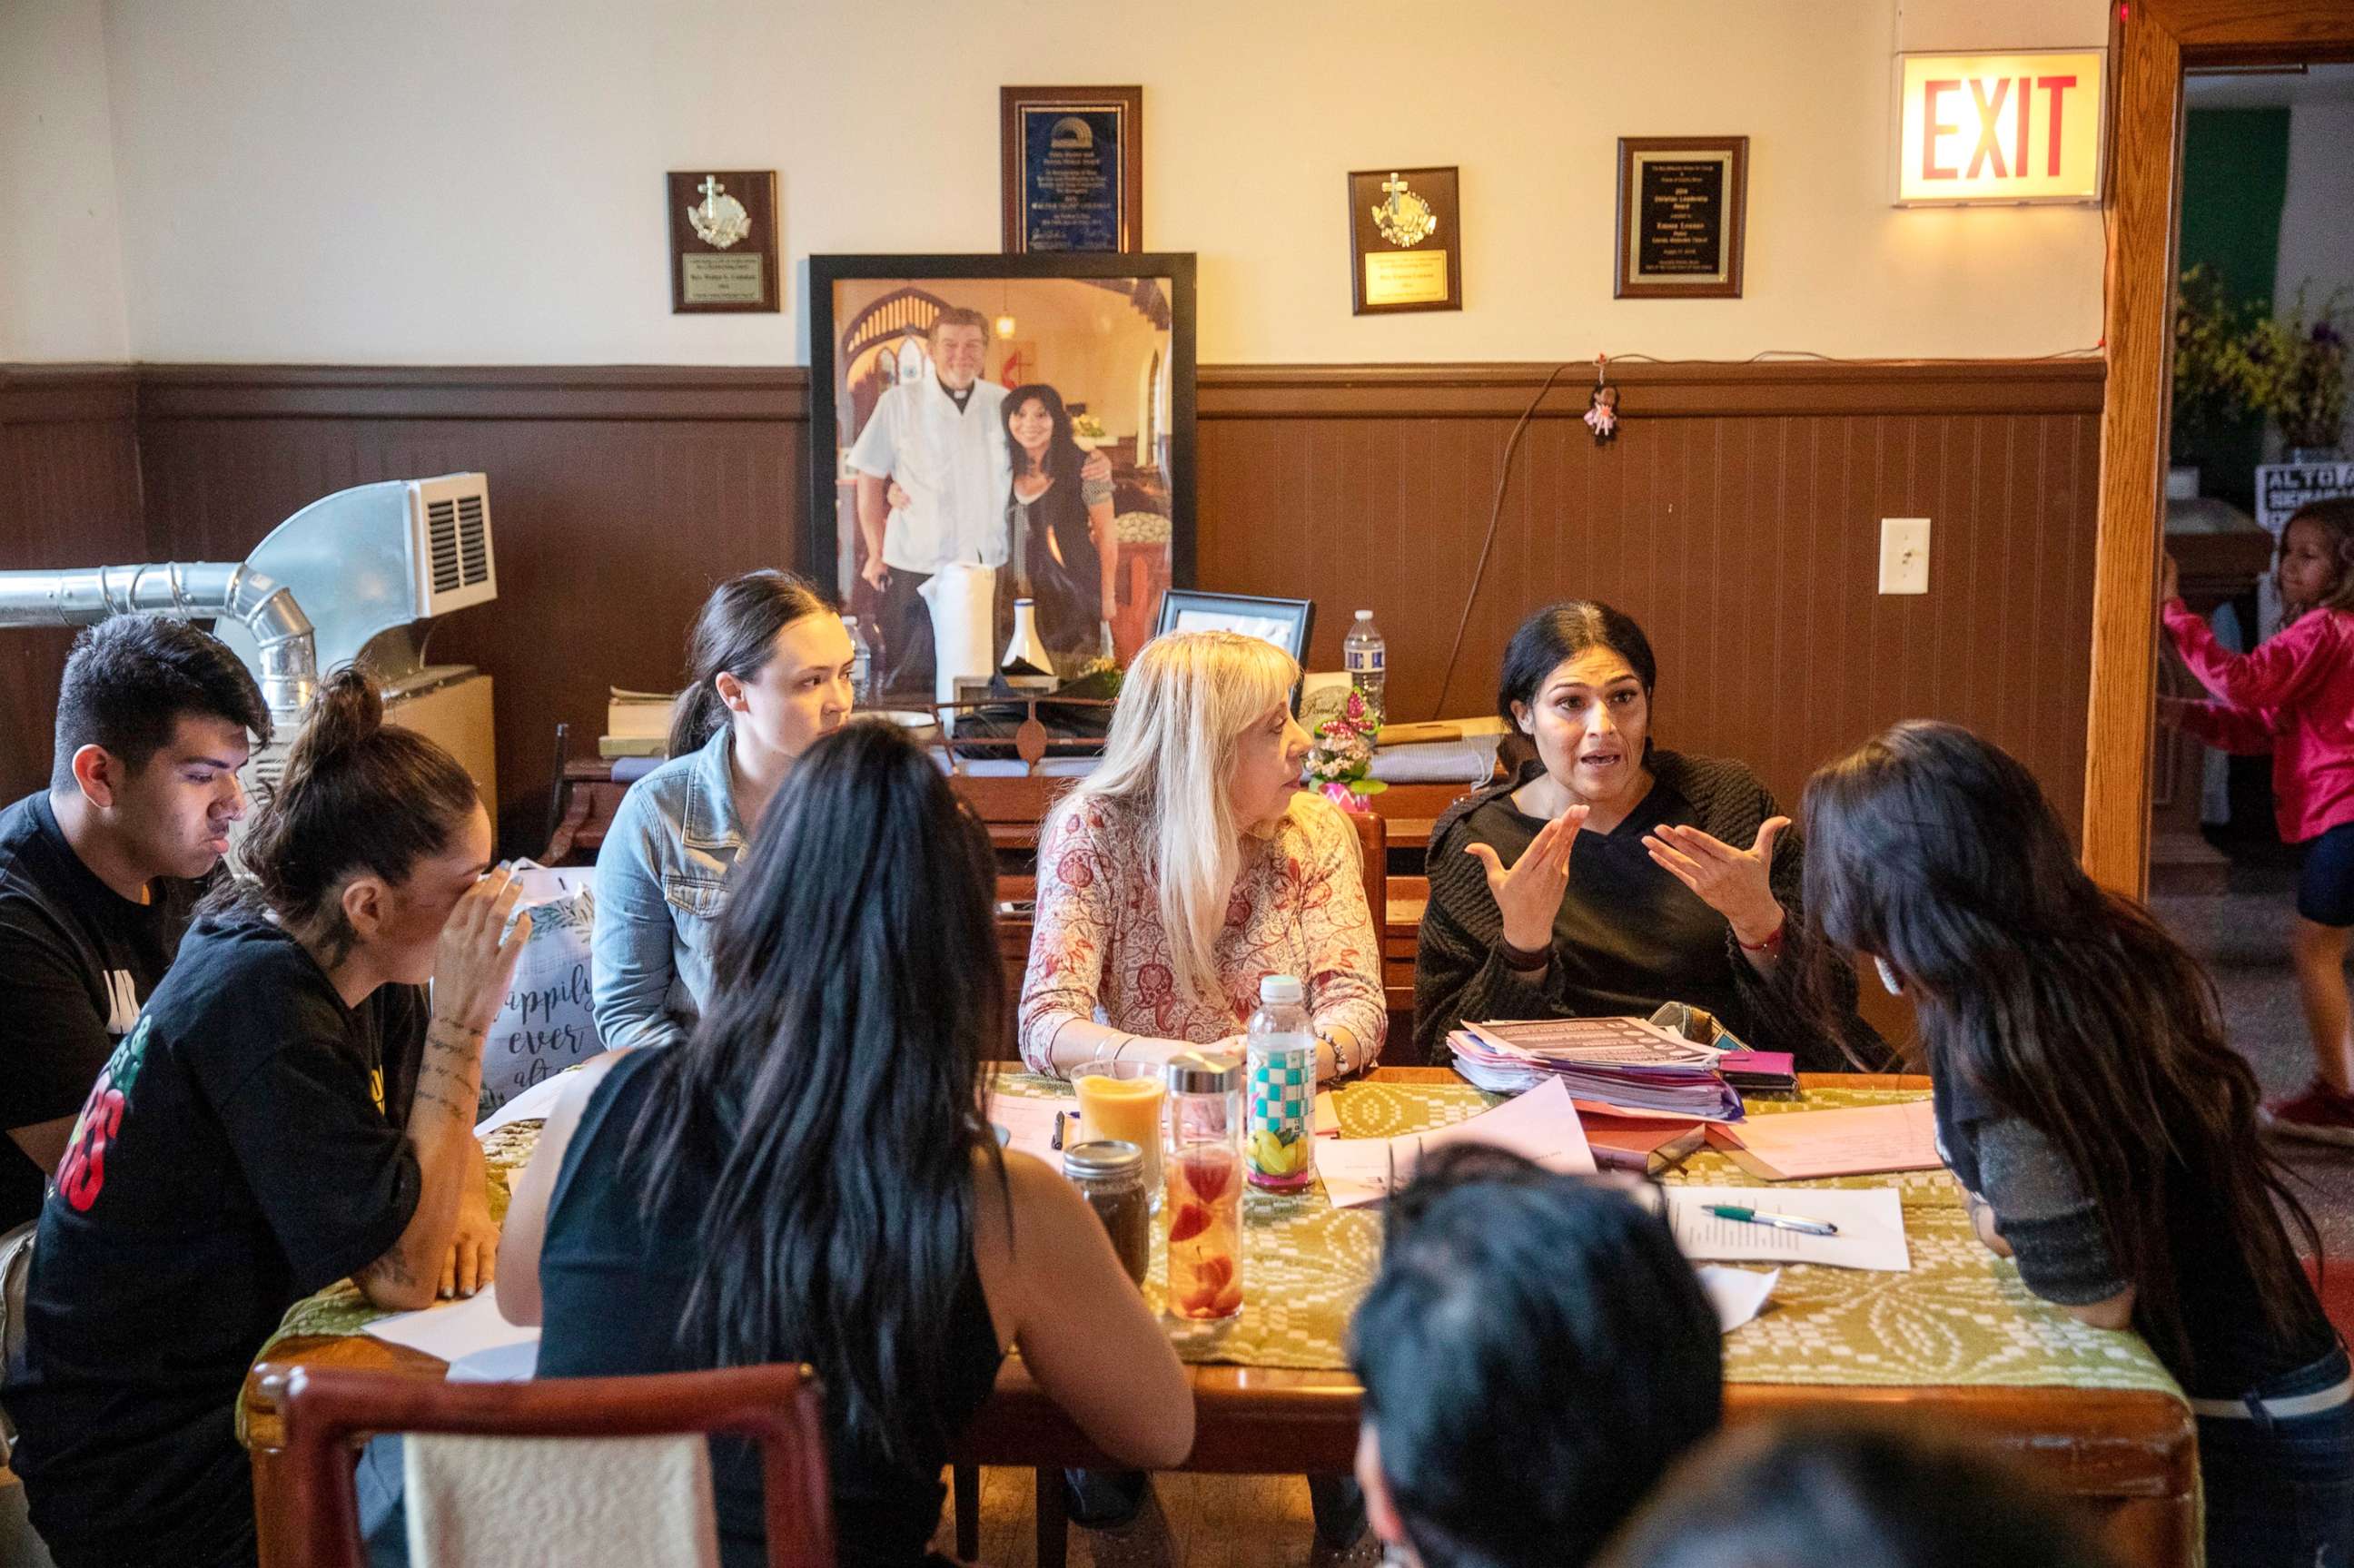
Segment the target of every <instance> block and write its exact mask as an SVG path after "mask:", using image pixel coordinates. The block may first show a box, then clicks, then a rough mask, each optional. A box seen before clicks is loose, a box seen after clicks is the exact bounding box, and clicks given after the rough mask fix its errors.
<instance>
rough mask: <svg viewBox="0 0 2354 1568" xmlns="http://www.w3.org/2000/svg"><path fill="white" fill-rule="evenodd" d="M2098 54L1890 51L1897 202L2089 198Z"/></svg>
mask: <svg viewBox="0 0 2354 1568" xmlns="http://www.w3.org/2000/svg"><path fill="white" fill-rule="evenodd" d="M2101 65H2102V51H2101V50H2099V49H2082V50H2065V51H2062V50H2030V51H2024V52H2021V53H2019V54H2008V55H1899V56H1898V57H1897V73H1896V76H1897V84H1896V85H1897V117H1896V119H1897V138H1896V201H1897V205H1898V206H1900V207H1902V206H1911V205H1915V204H1925V203H1935V202H2020V201H2097V200H2099V199H2100V195H2101V88H2102V82H2101Z"/></svg>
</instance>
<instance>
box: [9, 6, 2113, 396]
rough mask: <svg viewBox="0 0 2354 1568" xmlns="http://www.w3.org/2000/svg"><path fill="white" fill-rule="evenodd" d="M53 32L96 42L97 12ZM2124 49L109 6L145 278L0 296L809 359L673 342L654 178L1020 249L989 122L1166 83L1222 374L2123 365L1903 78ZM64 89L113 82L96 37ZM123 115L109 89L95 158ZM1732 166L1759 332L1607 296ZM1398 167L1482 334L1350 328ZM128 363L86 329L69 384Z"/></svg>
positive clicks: (2015, 215) (887, 239) (538, 351)
mask: <svg viewBox="0 0 2354 1568" xmlns="http://www.w3.org/2000/svg"><path fill="white" fill-rule="evenodd" d="M27 4H29V5H31V7H32V10H33V12H34V13H35V14H36V15H39V16H47V15H48V14H50V13H52V12H57V13H58V14H60V15H62V16H65V17H66V18H67V19H68V20H69V21H73V22H75V23H77V26H76V27H75V28H74V29H72V30H74V31H76V32H77V33H80V34H86V33H87V31H88V27H87V25H86V19H87V16H88V13H89V11H90V6H89V5H88V4H87V3H84V4H79V5H74V4H63V3H62V0H60V3H59V4H57V5H53V4H52V3H51V0H19V6H18V9H19V10H22V9H23V8H24V6H25V5H27ZM6 10H7V8H6V7H0V11H6ZM2103 17H2104V8H2103V5H2101V3H2100V0H2033V3H2029V0H1991V3H1989V4H1974V5H1964V4H1962V3H1961V0H1905V3H1903V4H1902V5H1900V4H1899V0H1646V3H1645V4H1640V5H1627V4H1624V3H1622V0H1544V3H1543V4H1539V3H1535V0H1456V3H1453V4H1449V5H1445V6H1440V7H1432V6H1428V5H1405V4H1401V3H1398V0H1353V3H1348V4H1343V3H1341V0H1288V3H1282V4H1272V5H1271V4H1268V3H1267V0H1195V3H1194V4H1193V5H1188V6H1182V7H1172V6H1168V5H1143V4H1140V3H1136V0H1089V3H1087V4H1076V3H1072V0H963V3H961V4H952V3H950V0H866V3H864V4H859V5H851V4H843V3H837V4H828V5H818V4H814V3H811V0H758V3H755V0H736V3H722V0H695V3H685V0H682V3H679V4H671V5H646V4H643V0H501V3H498V4H482V3H481V0H377V3H373V4H371V3H364V0H307V3H298V0H108V3H107V4H106V5H105V6H104V24H105V26H104V31H105V51H104V58H105V63H106V66H107V71H106V83H105V86H106V88H107V90H109V91H110V92H111V104H112V127H113V143H112V147H111V154H112V155H111V164H112V166H113V167H114V168H115V169H116V170H117V171H119V176H120V182H121V189H122V211H123V215H124V217H123V224H122V230H123V234H122V248H121V256H122V264H121V271H122V279H123V282H122V286H121V287H119V288H113V287H111V286H110V285H109V284H108V282H107V281H105V279H104V277H102V276H100V277H94V278H91V279H84V278H83V277H82V276H81V275H80V272H79V270H77V269H74V268H71V267H65V266H60V265H58V264H57V263H56V261H55V260H54V257H56V256H57V255H58V254H60V253H62V254H64V255H68V256H73V255H80V254H81V253H83V251H84V250H90V252H91V253H92V254H93V255H98V256H99V259H100V260H101V261H102V260H103V258H102V255H100V254H99V253H101V252H102V250H103V249H104V248H103V246H102V245H95V244H93V245H91V246H81V245H75V246H68V245H67V244H66V242H65V241H62V240H59V241H55V242H52V251H51V254H52V257H53V260H52V263H51V265H50V266H49V267H48V269H47V270H41V271H37V272H36V273H35V274H34V275H33V279H32V282H31V285H30V291H31V293H32V295H33V298H32V299H31V300H29V301H28V300H27V298H26V295H27V288H26V287H25V286H24V285H18V286H16V287H15V288H14V289H12V291H10V293H9V294H8V295H7V296H5V298H6V301H7V304H6V310H7V314H8V317H9V319H11V320H14V321H16V322H17V323H19V324H18V325H17V326H16V329H15V332H14V334H12V336H11V337H10V338H8V339H7V340H6V341H7V342H10V343H12V344H13V343H18V342H19V340H20V339H22V338H23V333H24V327H23V324H22V323H25V322H27V321H30V320H34V319H37V318H40V317H42V316H43V315H45V314H47V312H46V310H45V308H44V302H45V301H46V299H47V298H48V296H51V295H58V296H66V297H69V298H70V299H71V301H72V309H71V310H69V312H67V314H69V315H71V316H75V317H77V318H80V317H82V316H87V317H88V318H90V320H91V321H93V322H98V323H103V322H104V321H105V320H107V319H109V317H110V314H111V313H112V312H116V311H119V310H120V308H121V307H120V304H119V301H120V300H121V299H122V298H123V297H126V296H127V300H128V314H129V328H128V351H129V353H130V354H131V355H133V356H135V357H138V358H142V359H149V360H164V361H174V360H231V361H239V360H241V361H278V360H285V361H298V362H326V363H337V362H390V363H399V362H410V363H425V364H431V363H476V364H499V363H564V362H573V363H603V362H655V363H713V364H719V363H769V364H775V363H798V362H801V361H802V360H804V359H805V358H806V345H805V342H804V339H805V336H806V334H805V332H804V331H803V330H802V329H801V322H800V315H799V312H800V307H801V300H800V298H799V291H800V280H799V278H798V276H796V275H792V274H790V273H789V275H788V285H787V293H786V313H785V314H784V315H783V316H781V317H773V318H758V317H748V316H721V317H673V316H672V315H671V314H670V313H669V297H668V289H667V284H666V278H665V269H666V265H667V259H666V249H665V247H666V238H665V228H664V217H663V211H662V206H663V181H662V176H663V171H664V170H666V169H671V168H686V167H689V166H691V165H695V164H709V165H715V166H726V167H768V166H770V165H773V166H775V167H776V168H777V169H778V170H779V185H780V191H781V196H782V204H783V235H782V241H783V245H784V249H785V250H786V252H787V254H788V256H789V257H790V258H791V259H793V260H796V261H798V260H799V259H800V258H801V257H804V256H806V255H808V254H809V253H811V251H832V250H877V251H889V250H992V249H995V248H996V244H997V239H998V216H997V213H998V150H997V89H998V87H999V86H1000V85H1001V84H1002V83H1009V82H1082V81H1140V82H1142V83H1143V84H1144V89H1145V126H1146V144H1145V153H1146V156H1145V179H1144V202H1145V239H1146V242H1147V243H1148V244H1149V245H1150V246H1154V247H1159V248H1162V249H1182V250H1193V251H1196V252H1198V253H1199V254H1200V256H1201V274H1200V276H1201V288H1202V305H1201V311H1202V314H1201V340H1200V352H1201V356H1202V358H1203V359H1204V361H1206V362H1236V361H1242V362H1284V361H1384V360H1450V359H1547V358H1555V357H1585V356H1587V355H1592V354H1593V353H1594V352H1595V351H1596V349H1604V350H1607V351H1609V352H1611V353H1614V354H1619V355H1628V354H1638V353H1639V354H1649V355H1656V356H1659V357H1662V358H1668V357H1681V356H1702V357H1712V358H1738V357H1744V356H1747V355H1753V354H1756V353H1759V352H1762V351H1765V350H1773V349H1788V350H1812V351H1816V352H1819V353H1824V354H1830V355H1903V356H1946V355H1956V356H1981V355H2039V354H2048V353H2055V352H2059V351H2062V350H2067V349H2072V348H2078V347H2083V346H2085V345H2089V344H2093V343H2094V341H2096V340H2097V338H2098V337H2099V335H2100V278H2101V228H2100V220H2099V217H2098V216H2097V214H2096V213H2095V212H2094V211H2093V210H2092V209H2090V208H2085V207H2038V208H1998V209H1980V210H1973V211H1900V210H1898V209H1895V208H1893V207H1890V206H1889V205H1888V201H1887V193H1888V185H1889V181H1888V159H1889V156H1890V143H1891V140H1892V136H1893V130H1892V125H1891V114H1890V105H1889V92H1890V79H1891V57H1892V54H1893V51H1894V50H1895V49H1896V48H1898V47H1899V45H1900V43H1903V44H1905V45H1909V46H1912V47H1956V46H1978V47H1992V46H2003V45H2028V44H2070V43H2074V44H2084V43H2098V42H2100V41H2101V40H2102V38H2103V34H2104V21H2103ZM16 26H19V27H21V24H17V25H16ZM75 58H77V60H79V61H80V63H81V66H82V72H81V74H83V75H87V74H88V73H87V63H88V60H89V58H90V57H89V51H88V48H87V47H86V44H78V45H77V48H76V51H75ZM0 69H5V70H6V71H7V72H8V73H9V79H14V78H15V77H16V75H19V74H27V75H31V76H34V77H36V78H39V77H41V76H42V73H41V72H39V71H37V70H27V68H25V66H24V65H23V63H22V60H21V58H18V59H16V60H15V61H13V62H12V63H11V64H10V65H9V66H7V67H5V68H0ZM104 96H105V95H104V94H101V95H98V96H97V97H96V98H95V99H93V97H92V95H91V94H90V92H88V91H81V92H79V93H78V98H77V101H78V103H79V104H80V110H81V111H80V115H79V117H78V121H77V123H81V124H90V123H93V122H92V116H91V114H90V111H89V110H90V103H92V102H93V101H95V102H99V103H101V104H102V102H103V101H104ZM0 112H7V111H0ZM1702 132H1743V133H1746V134H1747V135H1748V136H1749V137H1750V139H1751V153H1752V174H1751V183H1750V235H1749V246H1748V254H1747V283H1748V288H1747V297H1746V298H1745V299H1744V300H1741V301H1738V302H1719V301H1705V302H1614V301H1612V300H1611V298H1610V252H1611V207H1612V185H1613V181H1614V178H1615V159H1614V144H1615V138H1617V137H1618V136H1621V135H1659V134H1677V133H1702ZM69 140H70V141H71V142H72V143H73V145H72V147H71V148H69V150H68V153H67V155H65V156H63V157H61V158H59V159H58V160H56V161H55V167H54V169H52V168H50V167H48V164H49V163H50V160H48V159H44V160H43V163H44V165H45V166H44V168H43V169H42V170H41V171H39V174H40V180H39V181H35V182H33V183H32V184H31V185H28V184H27V178H26V176H25V175H24V173H23V171H21V170H19V171H17V172H16V177H15V178H14V179H13V181H12V182H11V185H12V187H13V188H10V189H7V190H5V191H0V202H5V203H6V204H7V205H6V206H5V207H0V211H5V213H7V214H8V216H9V217H12V218H14V217H19V216H20V215H21V214H22V212H23V211H24V209H25V208H26V207H27V206H31V205H43V204H42V203H40V202H37V201H35V199H34V198H35V197H36V196H43V195H45V190H44V189H43V188H37V187H39V186H40V181H51V182H54V181H58V180H63V181H67V182H69V183H71V184H74V185H90V184H91V183H92V182H91V180H90V178H88V177H86V174H85V171H86V170H88V169H96V168H98V167H101V166H103V165H104V164H107V163H108V162H110V160H109V159H108V158H107V157H106V155H105V151H106V150H105V149H102V148H101V147H99V146H98V145H97V144H96V142H95V140H94V139H93V137H92V136H90V135H84V134H76V135H74V136H72V137H69ZM1390 163H1396V164H1459V165H1461V167H1462V169H1463V199H1464V229H1465V235H1464V240H1465V245H1464V249H1465V258H1466V265H1465V269H1464V291H1465V296H1466V300H1467V308H1466V309H1465V310H1464V311H1463V312H1462V313H1459V314H1426V315H1410V316H1394V317H1386V318H1378V317H1377V318H1367V319H1357V318H1353V317H1352V316H1351V315H1350V313H1349V279H1348V265H1349V263H1348V250H1347V228H1346V223H1347V215H1346V211H1345V201H1344V198H1343V184H1342V176H1343V175H1344V174H1345V173H1346V172H1347V171H1348V170H1349V169H1351V168H1359V167H1373V166H1374V165H1377V164H1390ZM90 221H91V222H92V223H93V224H94V223H95V222H96V220H95V219H92V220H90ZM11 227H12V228H13V227H16V226H15V225H12V226H11ZM95 238H96V237H95V236H94V237H93V239H95ZM97 271H98V273H100V274H103V273H105V271H106V269H105V267H104V266H103V265H101V266H100V267H99V268H98V269H97ZM84 342H87V343H89V344H96V345H97V346H96V347H91V346H82V345H81V344H83V343H84ZM103 349H104V344H103V343H102V342H101V338H100V337H99V336H93V335H91V334H83V337H82V338H80V339H77V341H76V344H73V345H69V346H68V347H67V348H66V349H65V350H64V352H63V353H62V354H61V355H59V356H69V357H74V356H78V357H90V356H92V355H94V354H101V351H102V350H103ZM15 356H17V357H47V356H50V355H49V353H48V351H47V350H46V349H45V347H44V344H42V343H41V342H40V341H37V340H29V339H26V340H24V345H22V346H18V347H17V348H16V350H15ZM101 356H102V354H101Z"/></svg>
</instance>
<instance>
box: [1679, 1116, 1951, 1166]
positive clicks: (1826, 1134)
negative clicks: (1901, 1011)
mask: <svg viewBox="0 0 2354 1568" xmlns="http://www.w3.org/2000/svg"><path fill="white" fill-rule="evenodd" d="M1709 1141H1710V1142H1712V1143H1713V1144H1715V1145H1716V1146H1717V1147H1718V1148H1720V1149H1722V1150H1724V1151H1725V1152H1726V1153H1727V1154H1729V1155H1731V1156H1732V1157H1733V1162H1734V1164H1736V1165H1738V1166H1740V1167H1741V1168H1742V1169H1743V1170H1744V1171H1748V1172H1749V1173H1750V1174H1751V1175H1752V1176H1758V1177H1763V1178H1764V1179H1765V1180H1766V1181H1801V1180H1808V1179H1811V1178H1816V1177H1822V1176H1869V1175H1873V1174H1876V1173H1878V1172H1880V1171H1935V1169H1936V1168H1937V1167H1938V1166H1940V1165H1942V1164H1944V1163H1945V1161H1943V1160H1940V1159H1939V1158H1938V1157H1937V1118H1936V1112H1935V1109H1934V1108H1933V1107H1931V1105H1930V1103H1929V1102H1928V1101H1927V1100H1907V1101H1904V1102H1903V1103H1902V1104H1899V1105H1889V1106H1864V1107H1859V1108H1857V1109H1854V1110H1823V1111H1792V1112H1790V1113H1789V1114H1788V1115H1787V1116H1761V1117H1753V1118H1750V1119H1749V1120H1747V1121H1745V1122H1743V1123H1742V1124H1741V1126H1740V1128H1738V1129H1735V1128H1712V1129H1711V1131H1710V1133H1709Z"/></svg>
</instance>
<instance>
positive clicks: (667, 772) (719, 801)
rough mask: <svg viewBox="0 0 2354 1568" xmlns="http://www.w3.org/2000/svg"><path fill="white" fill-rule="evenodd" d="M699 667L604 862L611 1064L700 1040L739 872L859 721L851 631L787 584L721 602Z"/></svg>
mask: <svg viewBox="0 0 2354 1568" xmlns="http://www.w3.org/2000/svg"><path fill="white" fill-rule="evenodd" d="M687 667H688V671H689V674H690V680H689V683H688V686H687V689H686V692H685V694H684V695H683V696H682V697H681V698H680V699H679V704H678V711H677V714H676V715H675V716H674V717H673V719H672V720H671V730H670V760H669V761H668V762H665V763H663V765H662V766H661V767H660V768H655V769H654V770H653V771H652V773H649V774H647V775H646V776H645V777H644V778H643V779H639V780H638V782H637V783H636V785H634V786H633V787H632V788H631V790H630V792H629V793H628V794H627V795H624V796H623V797H622V798H621V805H620V810H617V811H616V812H615V813H614V814H613V825H612V827H611V829H610V831H609V832H607V833H606V834H605V847H604V848H603V849H602V850H600V851H599V852H598V855H597V927H596V937H595V965H594V969H595V978H594V981H593V987H594V990H593V998H592V1000H593V1005H594V1008H595V1011H596V1014H597V1032H598V1033H599V1034H600V1035H602V1036H603V1038H604V1042H605V1047H606V1049H607V1050H610V1051H619V1050H622V1049H624V1048H626V1047H629V1046H632V1045H669V1044H675V1043H677V1042H679V1041H683V1040H684V1039H685V1038H686V1036H687V1033H688V1032H689V1031H691V1030H692V1029H693V1028H694V1027H695V1019H696V1018H697V1017H699V1016H700V1015H701V1013H702V1011H703V1001H704V999H705V997H706V996H708V995H709V994H710V992H711V938H712V933H713V931H714V930H715V929H716V927H717V924H718V919H719V912H720V910H721V909H722V908H724V907H726V903H727V875H728V873H729V872H730V871H731V870H732V869H734V867H735V864H736V862H737V857H738V856H740V855H741V854H742V853H743V851H744V843H745V840H746V839H747V837H748V836H749V834H750V833H751V832H752V831H753V830H754V829H756V828H758V826H759V825H760V813H761V812H762V810H765V809H766V808H767V806H768V804H769V799H770V798H771V797H772V796H774V795H775V794H776V792H777V787H778V786H779V784H781V783H783V782H784V779H785V775H786V774H787V773H789V772H790V771H791V770H792V766H793V759H794V758H797V757H799V756H800V755H801V753H802V752H803V751H805V750H807V749H808V747H809V746H810V744H811V742H812V741H814V740H816V739H817V737H818V736H822V735H824V734H827V733H828V732H830V731H832V730H836V729H840V728H841V727H842V725H843V720H844V719H846V718H848V717H849V716H850V697H851V694H850V676H851V644H850V636H849V633H847V632H845V631H844V630H843V628H842V621H841V620H840V618H839V617H837V616H836V615H835V614H834V611H833V607H832V605H829V604H828V603H826V601H825V600H824V599H822V598H821V597H820V596H819V594H818V593H817V591H816V590H815V589H814V588H811V587H810V585H809V584H808V583H806V582H803V581H802V580H801V578H799V577H794V576H792V575H791V574H790V573H788V572H779V571H772V570H762V571H755V572H746V573H744V574H743V575H741V576H740V577H730V578H728V579H727V581H726V582H724V583H722V584H720V585H719V587H718V588H716V589H714V590H713V592H712V595H711V597H710V598H709V599H706V600H705V601H704V606H703V611H702V613H701V614H700V615H698V616H697V617H696V618H695V632H694V635H693V636H692V637H690V638H689V639H688V641H687Z"/></svg>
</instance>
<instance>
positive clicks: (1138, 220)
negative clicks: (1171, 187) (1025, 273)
mask: <svg viewBox="0 0 2354 1568" xmlns="http://www.w3.org/2000/svg"><path fill="white" fill-rule="evenodd" d="M997 106H998V142H997V147H998V152H997V156H998V176H999V180H1000V183H1001V184H1002V186H1003V192H1002V195H1003V207H1004V212H1003V229H1004V233H1003V249H1004V252H1005V254H1006V255H1008V256H1026V255H1028V254H1030V253H1031V252H1032V251H1034V250H1100V251H1118V252H1121V253H1124V254H1129V255H1133V254H1134V253H1136V252H1138V251H1140V250H1142V249H1144V191H1143V185H1144V89H1142V88H1141V87H1002V88H1000V89H998V90H997Z"/></svg>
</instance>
